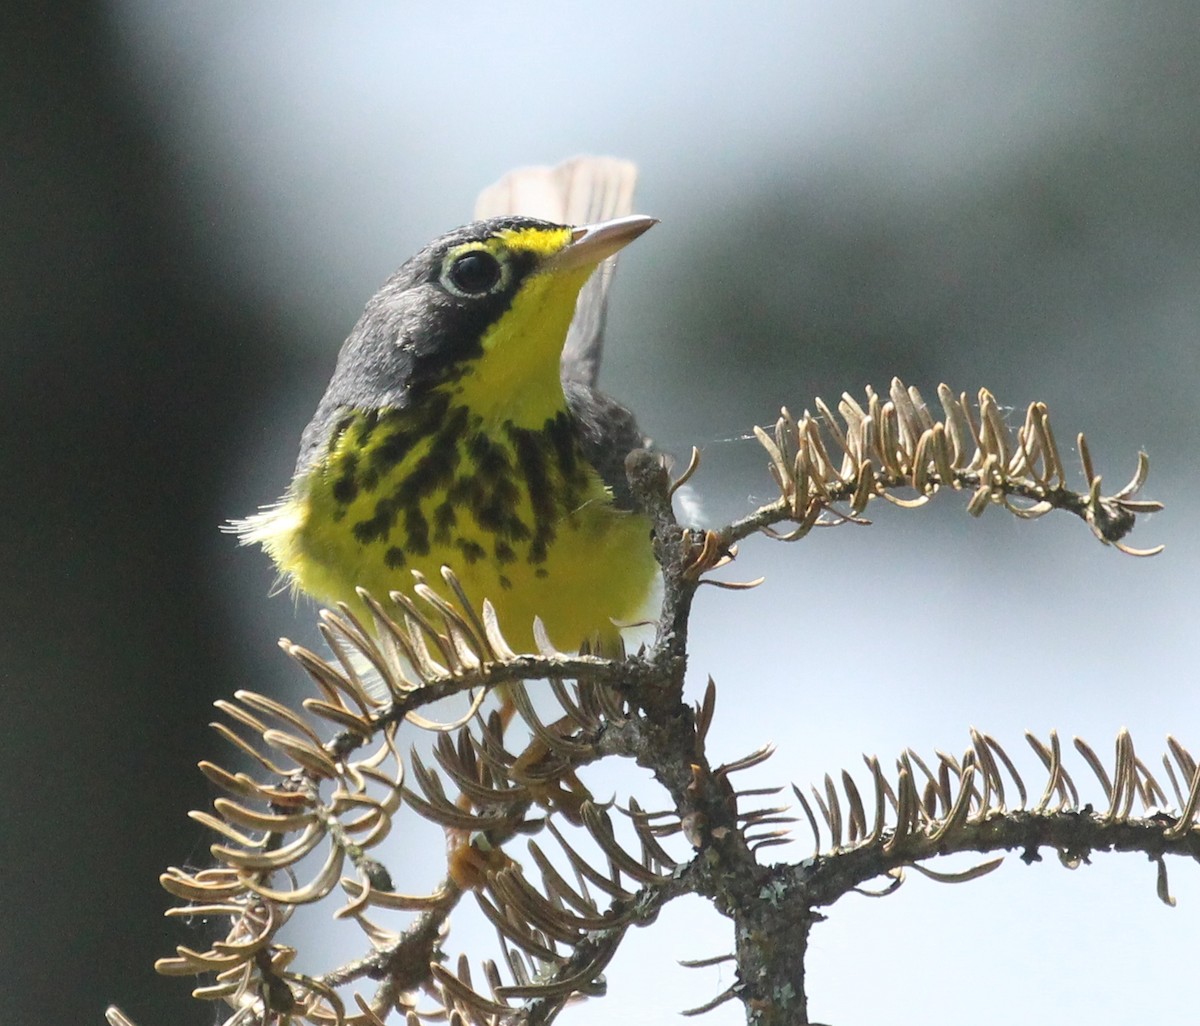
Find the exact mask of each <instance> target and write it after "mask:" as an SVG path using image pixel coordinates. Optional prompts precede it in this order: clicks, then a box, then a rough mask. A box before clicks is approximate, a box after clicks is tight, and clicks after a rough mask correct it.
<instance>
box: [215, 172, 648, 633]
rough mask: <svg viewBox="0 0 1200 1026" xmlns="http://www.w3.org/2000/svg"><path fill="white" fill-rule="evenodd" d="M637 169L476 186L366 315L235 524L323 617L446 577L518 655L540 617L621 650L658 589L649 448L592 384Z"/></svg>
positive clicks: (629, 417)
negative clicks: (283, 468)
mask: <svg viewBox="0 0 1200 1026" xmlns="http://www.w3.org/2000/svg"><path fill="white" fill-rule="evenodd" d="M636 174H637V172H636V168H635V167H634V165H633V164H631V163H630V162H628V161H623V160H617V159H615V158H610V157H581V158H575V159H573V160H570V161H567V162H564V163H562V164H559V165H557V166H555V167H535V168H522V169H518V170H516V171H513V172H510V173H509V174H508V175H506V176H505V177H504V178H502V179H501V180H500V181H499V182H497V183H495V184H494V185H492V186H490V187H489V188H487V189H485V190H484V191H483V192H482V193H481V194H480V196H479V199H478V202H477V204H476V211H475V216H476V220H474V221H472V222H471V223H469V224H467V225H465V226H463V227H460V228H456V229H454V230H453V231H450V232H447V233H446V234H444V235H441V236H439V237H438V238H436V239H434V240H433V241H432V242H430V243H429V244H428V245H427V246H425V247H424V248H423V249H422V250H421V251H420V252H418V253H417V254H416V255H415V256H413V257H412V258H411V259H410V260H408V261H407V262H406V263H404V264H403V265H402V266H401V267H400V269H399V270H397V271H396V272H395V273H394V274H393V275H392V276H391V277H390V278H388V280H387V281H386V282H385V283H384V284H383V286H382V288H380V290H379V291H378V292H376V293H375V295H374V296H372V297H371V299H370V300H369V301H368V302H367V304H366V307H365V309H364V311H363V314H362V316H361V317H360V318H359V320H358V322H357V323H356V324H355V325H354V327H353V329H352V330H351V332H350V334H349V336H348V337H347V338H346V340H345V342H344V343H343V345H342V347H341V350H340V352H339V354H338V357H337V361H336V366H335V369H334V371H333V376H332V378H331V379H330V381H329V385H328V387H327V388H326V390H325V393H324V395H323V396H322V398H321V400H320V402H319V403H318V405H317V408H316V412H315V414H314V415H313V417H312V419H311V421H310V422H309V424H308V426H307V427H306V428H305V429H304V432H303V434H302V436H301V440H300V452H299V456H298V458H297V462H296V468H295V472H294V475H293V477H292V480H291V483H290V484H289V485H288V486H287V489H286V492H285V493H284V495H283V497H282V498H281V499H280V500H279V501H278V502H276V503H274V504H272V505H270V506H267V507H264V508H263V509H261V510H260V511H259V512H258V513H256V514H253V515H251V516H249V517H246V518H244V519H239V520H234V521H231V522H230V524H229V525H228V526H229V529H230V530H232V531H233V532H235V533H236V534H237V535H238V537H239V540H240V541H241V542H242V543H243V544H257V545H260V546H261V547H262V548H263V549H264V550H265V551H266V553H267V554H268V555H269V556H270V557H271V559H272V560H273V561H274V563H275V565H276V567H277V568H278V570H279V573H280V579H281V581H284V582H287V583H288V584H290V586H291V587H292V589H293V590H296V591H299V592H302V593H305V594H307V595H309V596H311V597H312V598H314V599H315V600H317V601H318V602H320V603H323V604H327V605H336V604H339V603H344V604H345V605H346V607H348V608H349V609H351V610H354V611H359V612H365V609H364V607H363V605H362V602H363V600H362V598H361V594H360V590H359V589H365V591H366V592H368V593H370V594H371V595H373V596H375V597H377V598H382V597H383V596H386V595H387V594H389V593H390V592H392V591H396V590H399V591H407V590H409V589H411V588H412V586H413V583H414V581H415V580H418V579H421V578H424V579H428V580H430V581H438V580H440V576H439V574H440V571H441V568H442V567H443V566H448V567H450V568H451V569H452V570H453V571H454V573H455V575H456V576H457V578H458V580H459V582H460V584H461V586H462V590H463V592H464V594H465V596H466V598H467V600H468V601H469V602H470V603H471V604H472V606H474V607H475V608H476V609H478V608H481V607H482V604H483V602H484V600H485V599H486V600H489V601H490V602H491V604H492V606H493V607H494V609H495V611H496V618H497V622H498V624H499V625H500V627H501V629H502V630H503V632H504V635H505V637H506V639H507V640H508V642H509V644H510V646H512V647H514V648H516V649H517V650H518V651H520V650H524V651H535V650H536V646H537V645H538V642H539V641H540V640H542V639H541V638H540V637H539V633H538V631H537V629H536V628H535V618H536V619H538V620H540V622H541V624H542V626H543V629H544V632H545V637H546V638H547V639H548V640H549V641H550V643H551V644H552V645H553V646H554V647H555V648H558V649H560V650H563V651H577V650H579V649H580V648H581V647H585V646H586V647H587V649H588V650H590V651H593V652H599V653H602V654H618V653H619V652H620V650H621V649H620V646H621V637H620V627H621V625H623V624H627V623H629V622H631V621H634V620H636V619H637V618H639V617H640V616H641V615H642V614H643V612H644V610H645V608H646V607H647V605H648V603H649V601H650V599H651V596H652V594H653V592H654V589H655V586H656V581H657V580H658V568H657V564H656V563H655V560H654V554H653V549H652V543H651V523H650V520H649V519H648V517H647V516H646V514H645V513H644V512H643V511H641V510H639V509H638V508H637V504H636V502H635V500H634V496H633V495H632V493H631V490H630V488H629V485H628V483H627V481H626V478H625V472H624V464H625V457H626V456H627V455H628V453H629V452H631V451H632V450H634V449H637V448H642V447H645V446H647V445H648V444H649V443H648V440H647V439H646V438H645V437H644V436H643V435H642V432H641V430H640V429H639V428H638V425H637V421H636V419H635V417H634V416H633V414H632V413H631V412H630V411H629V410H628V409H626V408H625V407H624V406H622V405H621V404H620V403H618V402H617V401H616V400H614V399H612V398H610V397H608V396H607V395H605V394H604V393H602V392H601V391H599V389H598V387H597V375H598V373H599V369H600V361H601V354H602V343H603V336H604V325H605V310H606V304H607V295H608V290H609V287H610V285H611V281H612V271H613V264H614V260H613V259H612V257H613V254H615V253H616V252H617V251H618V250H621V249H623V248H624V247H625V246H627V245H628V244H630V243H631V242H633V241H634V240H635V239H637V238H638V237H639V236H641V235H642V234H643V233H644V232H646V231H647V230H648V229H649V228H651V227H652V226H653V225H654V224H656V223H657V221H656V220H655V219H653V218H650V217H646V216H642V215H636V214H632V213H630V211H631V210H632V195H633V186H634V182H635V179H636ZM414 572H415V574H416V575H419V576H414ZM366 622H369V617H368V618H366Z"/></svg>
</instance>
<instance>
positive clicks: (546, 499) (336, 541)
mask: <svg viewBox="0 0 1200 1026" xmlns="http://www.w3.org/2000/svg"><path fill="white" fill-rule="evenodd" d="M560 394H561V393H560ZM270 516H271V518H272V523H271V525H270V526H268V524H267V522H265V521H264V522H263V523H262V524H261V525H259V530H258V537H257V538H255V539H253V540H257V541H261V542H262V543H263V545H264V547H265V548H266V549H267V551H268V552H269V553H270V555H271V556H272V558H273V559H274V560H275V562H276V563H277V564H278V566H279V567H280V569H281V570H282V571H284V572H285V573H286V574H288V575H289V576H290V577H291V579H292V580H293V582H294V583H295V585H296V586H297V587H299V588H300V589H301V590H303V591H305V592H307V593H309V594H310V595H313V596H314V597H316V598H318V599H319V600H321V601H324V602H330V603H333V602H339V601H340V602H347V603H349V604H350V605H351V606H353V607H357V606H358V605H359V602H358V599H357V596H356V594H355V590H354V589H355V588H356V587H358V586H361V587H364V588H366V589H367V590H368V591H370V592H371V593H372V594H373V595H375V596H377V597H383V596H385V595H386V594H387V593H388V592H389V591H391V590H396V589H400V590H407V589H409V588H410V587H411V585H412V581H413V578H412V571H413V570H418V571H420V572H421V573H423V574H424V575H425V576H426V577H428V578H430V579H431V580H432V581H435V582H436V581H438V580H439V579H440V578H439V571H440V568H441V567H442V566H443V565H448V566H450V567H451V568H452V569H453V570H454V571H455V573H456V574H457V575H458V577H459V579H460V581H461V582H462V584H463V586H464V588H465V589H466V592H467V595H468V596H469V597H470V599H471V600H472V602H473V603H474V604H475V605H476V606H477V607H478V606H479V605H480V604H481V603H482V601H483V599H485V598H487V599H490V600H491V601H492V603H493V604H494V605H495V607H496V609H497V613H498V615H499V618H500V624H501V627H502V629H503V630H504V632H505V635H506V637H508V639H509V642H510V644H512V645H513V646H514V647H516V648H519V649H526V650H528V649H530V648H532V645H533V629H532V628H533V618H534V616H540V617H541V619H542V621H543V622H544V624H545V626H546V629H547V632H548V634H549V636H550V639H551V641H552V642H553V643H554V644H555V645H556V646H558V647H561V648H563V649H565V650H572V649H575V648H577V647H578V646H579V644H580V643H581V642H582V641H584V640H585V639H588V638H590V637H592V636H593V635H595V634H599V635H600V636H601V638H602V639H604V640H606V641H611V639H612V638H613V637H614V635H615V630H614V628H613V626H612V621H613V620H616V621H619V622H628V621H630V620H634V619H636V618H638V617H639V615H640V614H641V613H642V611H643V609H644V606H645V604H646V602H647V599H648V597H649V594H650V591H651V589H652V585H653V582H654V580H655V577H656V572H657V571H656V566H655V563H654V559H653V555H652V552H651V548H650V540H649V535H650V524H649V521H648V520H647V519H646V518H645V517H644V516H642V515H640V514H637V513H630V512H626V511H624V510H620V509H618V508H616V507H615V506H614V505H613V502H612V497H611V494H610V492H609V490H608V489H607V488H606V487H605V486H604V484H603V483H602V481H601V480H600V478H599V476H598V474H597V473H596V471H595V470H594V469H593V468H592V467H591V466H590V465H588V464H587V463H586V461H584V459H583V458H582V455H581V452H580V448H579V444H578V442H577V440H576V438H575V435H574V431H573V425H572V422H571V420H570V417H569V415H568V414H567V413H566V411H565V410H562V411H560V412H559V413H557V414H555V415H553V416H551V417H548V418H547V419H546V420H545V422H544V423H543V424H542V426H541V427H540V428H538V429H532V428H528V427H522V426H518V425H516V424H513V423H512V422H511V421H509V422H503V423H500V424H493V425H488V424H486V423H485V422H484V421H483V419H482V418H481V417H480V416H479V415H478V414H476V413H473V412H471V411H470V410H468V409H467V407H465V406H462V405H456V404H454V401H453V397H452V395H451V394H450V393H449V392H445V393H443V392H435V393H433V394H432V395H429V396H427V397H426V401H424V402H423V403H421V404H420V406H419V408H418V409H415V410H404V411H366V412H357V413H353V414H351V415H348V416H347V418H345V419H344V420H343V421H342V423H341V425H340V432H339V434H338V435H337V438H336V440H335V441H334V442H333V444H332V445H331V447H330V449H329V450H328V452H327V454H326V456H325V457H324V458H322V459H320V460H318V461H317V462H316V464H315V465H314V466H313V467H312V469H311V470H310V471H309V472H308V474H307V475H306V477H305V478H304V479H302V480H301V481H299V482H297V484H296V487H295V488H294V489H293V492H292V494H291V495H290V496H289V498H288V499H287V500H286V501H285V502H284V503H283V504H282V505H281V506H280V507H279V508H278V509H277V510H276V511H274V512H273V513H272V514H270Z"/></svg>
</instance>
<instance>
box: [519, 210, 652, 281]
mask: <svg viewBox="0 0 1200 1026" xmlns="http://www.w3.org/2000/svg"><path fill="white" fill-rule="evenodd" d="M656 224H658V218H656V217H645V216H643V215H642V214H631V215H630V216H629V217H617V218H614V219H613V220H611V221H601V222H599V223H598V224H585V225H582V226H580V227H579V228H573V229H571V241H570V242H568V243H567V244H566V245H565V246H564V247H563V248H562V249H560V250H559V251H558V252H557V253H555V254H554V256H552V257H551V258H550V259H549V260H547V261H546V263H545V264H544V265H543V268H542V269H543V270H547V271H568V270H573V269H576V268H583V267H595V266H596V265H597V264H598V263H600V261H601V260H604V259H605V258H606V257H610V256H612V255H613V254H614V253H616V252H617V251H618V250H620V249H624V248H625V247H626V246H628V245H629V244H630V243H631V242H632V241H633V240H634V239H636V238H637V237H638V236H639V235H641V234H642V233H643V232H646V231H648V230H649V229H650V228H652V227H654V225H656Z"/></svg>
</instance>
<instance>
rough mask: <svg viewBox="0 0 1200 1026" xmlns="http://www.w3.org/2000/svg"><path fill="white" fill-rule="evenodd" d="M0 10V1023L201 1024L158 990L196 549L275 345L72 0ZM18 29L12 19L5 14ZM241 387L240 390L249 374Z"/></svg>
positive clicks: (173, 849)
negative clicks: (208, 266)
mask: <svg viewBox="0 0 1200 1026" xmlns="http://www.w3.org/2000/svg"><path fill="white" fill-rule="evenodd" d="M19 7H20V5H6V7H5V13H4V14H3V15H0V19H2V21H3V22H4V26H3V29H2V30H0V81H2V82H3V101H2V103H0V116H2V117H3V120H4V132H3V136H4V139H5V151H6V152H5V154H4V156H3V159H2V163H0V167H2V168H3V170H2V171H0V175H2V181H0V206H2V209H3V213H2V216H0V222H2V223H3V225H4V229H3V231H2V232H0V261H2V271H0V281H2V282H3V286H2V287H3V289H4V299H3V304H2V308H3V314H2V316H3V326H2V331H3V338H4V370H3V373H2V375H0V394H2V396H3V400H2V402H0V417H2V418H3V433H2V436H3V444H2V445H0V480H3V481H4V482H5V488H4V491H5V496H6V497H5V501H4V503H3V506H2V507H0V509H2V512H0V518H2V520H3V526H2V527H0V537H2V538H3V543H2V544H0V566H2V567H3V570H2V573H0V619H2V620H3V623H4V634H5V641H4V643H3V646H2V648H3V657H2V658H3V664H2V669H0V674H2V679H3V688H4V698H5V702H4V704H5V717H4V718H5V725H4V734H5V737H4V746H3V760H4V765H3V770H2V771H0V772H2V774H3V780H4V785H5V789H6V791H7V793H8V796H9V797H8V798H7V800H6V801H5V807H4V821H5V825H4V827H3V829H2V830H0V851H2V855H0V865H2V866H3V876H4V886H3V888H0V893H2V898H0V902H2V903H3V910H2V912H0V920H2V921H3V924H4V926H3V932H4V942H3V945H2V948H3V951H4V955H3V962H4V965H3V970H2V975H3V976H4V978H5V983H4V987H3V990H4V992H5V1006H6V1010H5V1017H6V1018H7V1019H8V1020H9V1021H11V1022H20V1023H46V1024H50V1023H79V1024H83V1023H99V1022H102V1015H103V1010H104V1008H105V1006H106V1005H107V1004H108V1003H110V1002H112V1001H119V1002H120V1003H121V1004H122V1006H123V1007H125V1008H126V1010H127V1011H128V1012H129V1013H131V1014H132V1015H133V1016H134V1017H135V1019H136V1020H137V1021H139V1022H143V1023H185V1022H194V1023H203V1022H206V1021H211V1014H212V1013H211V1011H210V1010H208V1009H205V1008H203V1007H201V1006H199V1005H197V1004H196V1003H195V1002H193V1001H191V1000H190V999H188V998H187V991H188V989H190V988H189V986H188V981H186V980H185V981H167V980H164V979H162V978H161V977H158V976H156V974H155V973H154V971H153V969H152V964H153V962H154V960H155V959H156V958H158V957H161V956H162V955H164V954H169V953H170V948H169V946H164V941H166V940H167V939H169V938H171V937H172V936H173V935H177V936H178V939H180V940H184V939H185V935H184V933H183V932H182V930H177V929H176V930H173V929H172V928H171V926H170V924H164V922H163V920H162V919H161V915H162V911H163V909H164V908H165V907H166V905H167V895H166V894H165V892H163V891H161V890H160V889H159V888H158V887H157V885H156V884H155V880H156V878H157V876H158V874H159V873H160V872H161V871H162V870H163V869H164V867H166V866H167V865H170V864H177V863H179V862H180V861H181V860H187V859H189V858H194V859H200V858H203V854H204V850H203V847H202V846H201V844H200V840H201V835H200V831H199V829H198V828H197V827H196V826H195V825H194V824H192V823H191V822H190V821H189V820H187V819H186V818H185V816H184V813H185V812H186V810H187V809H189V808H193V807H200V806H202V805H204V804H205V802H206V801H207V800H208V795H207V788H206V786H205V783H204V781H203V778H201V777H200V775H199V774H198V773H196V771H195V763H196V762H197V760H198V759H200V758H201V757H202V756H203V755H205V754H206V750H207V749H208V747H209V745H208V740H207V738H206V737H205V736H204V731H203V730H201V729H198V727H199V726H200V725H201V724H203V723H204V722H205V721H206V720H207V719H208V718H210V716H211V712H212V710H211V702H212V700H213V699H214V698H216V697H218V696H219V695H221V694H223V693H225V692H226V691H228V689H229V686H230V681H229V673H228V660H229V651H228V640H227V639H228V631H227V630H226V629H225V626H226V625H225V624H223V622H222V620H223V615H224V614H222V612H221V608H220V603H219V601H218V595H217V594H216V593H215V589H214V587H213V585H212V580H213V574H212V571H213V567H212V566H211V561H210V560H208V559H207V557H206V555H205V549H206V546H204V545H202V542H203V541H204V540H206V539H207V538H209V537H210V535H211V532H212V531H213V530H214V529H215V525H216V524H217V523H218V522H219V521H220V520H221V519H222V514H223V512H224V511H221V510H219V509H218V496H219V495H220V494H221V477H222V474H223V473H224V472H225V471H224V470H223V468H225V467H227V466H228V464H229V461H230V459H231V449H232V447H233V445H234V429H235V425H237V424H238V422H239V420H240V418H241V417H242V416H243V414H244V413H245V411H246V409H247V407H248V406H249V405H250V404H251V403H252V402H253V398H254V395H253V392H254V391H255V390H256V388H257V386H256V385H255V380H256V378H258V377H259V376H260V374H261V371H255V370H254V368H259V367H261V366H262V365H263V364H264V363H267V364H270V365H272V366H275V365H277V363H278V361H275V360H270V359H264V354H266V353H268V352H269V351H270V350H271V349H272V347H273V345H274V344H275V341H276V340H275V339H274V338H273V336H272V329H271V325H270V324H268V323H264V322H263V320H262V319H261V317H260V315H259V313H258V312H256V311H255V310H251V309H246V308H245V307H243V306H240V305H239V304H237V303H235V302H233V301H231V300H230V298H229V296H228V295H226V294H223V293H222V291H221V290H220V289H219V288H214V287H213V286H212V281H213V279H212V276H211V275H205V274H202V273H200V272H199V270H198V269H197V267H196V266H194V264H193V263H192V260H191V257H190V255H189V254H188V253H187V252H184V251H183V250H182V249H181V247H180V245H179V233H178V231H177V225H178V222H179V203H180V197H179V196H178V194H177V192H176V190H175V186H174V183H175V181H176V179H177V177H178V176H179V172H180V169H179V167H178V166H176V164H175V163H174V162H173V160H172V158H171V156H170V155H169V154H168V153H166V152H164V149H163V147H162V146H161V145H160V142H159V140H158V139H157V138H156V137H155V134H154V132H153V131H152V126H151V124H150V123H149V122H148V119H147V116H146V113H145V110H144V109H143V105H142V102H141V100H140V99H139V97H138V96H137V95H136V94H135V93H134V91H133V89H132V88H131V83H130V81H129V80H128V78H127V75H126V73H125V69H124V68H123V67H122V66H121V64H120V63H119V62H117V61H116V60H115V59H114V52H113V48H112V41H111V37H110V35H109V31H108V25H107V24H106V20H105V19H104V18H102V17H101V16H100V14H99V12H98V11H97V9H96V8H95V6H94V5H91V4H79V3H63V4H58V5H54V7H52V8H39V9H38V13H37V14H36V15H33V14H32V12H31V11H22V10H20V9H19ZM23 14H25V15H30V17H28V18H23V17H22V15H23ZM252 371H253V373H252Z"/></svg>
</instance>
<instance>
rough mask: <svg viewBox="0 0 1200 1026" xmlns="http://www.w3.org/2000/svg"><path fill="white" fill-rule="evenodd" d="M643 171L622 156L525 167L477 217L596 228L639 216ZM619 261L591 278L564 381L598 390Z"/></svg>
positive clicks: (571, 337)
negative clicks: (637, 194) (637, 191)
mask: <svg viewBox="0 0 1200 1026" xmlns="http://www.w3.org/2000/svg"><path fill="white" fill-rule="evenodd" d="M636 183H637V166H636V165H634V164H633V163H632V162H630V161H628V160H618V159H617V158H616V157H574V158H572V159H571V160H566V161H563V163H561V164H558V165H556V166H555V167H523V168H517V169H516V170H515V171H510V172H509V173H508V174H506V175H505V176H504V177H503V178H501V179H500V181H498V182H496V183H495V184H493V185H489V186H488V187H487V188H486V189H484V190H483V192H481V193H480V194H479V198H478V199H477V200H476V201H475V216H476V218H479V219H483V218H488V217H503V216H504V215H506V214H524V215H525V216H527V217H540V218H542V219H543V220H546V221H553V222H554V223H555V224H569V225H582V224H595V223H596V222H597V221H607V220H609V219H611V218H614V217H624V216H625V215H626V214H631V213H633V189H634V185H635V184H636ZM616 267H617V258H616V257H615V256H612V257H609V258H608V259H607V260H605V261H604V262H603V263H602V264H601V265H600V266H599V267H598V268H597V269H596V273H595V274H593V275H592V276H591V278H590V279H588V283H587V284H586V285H585V286H584V287H583V290H582V291H581V292H580V293H579V302H578V303H576V305H575V318H574V320H572V321H571V330H570V332H569V333H568V334H567V343H566V346H565V347H564V348H563V355H562V378H563V381H573V382H578V383H579V384H582V385H588V386H594V385H595V384H596V379H597V378H598V377H599V375H600V357H601V355H602V351H603V347H604V316H605V309H606V307H607V305H608V289H609V286H610V285H611V284H612V277H613V272H614V271H615V270H616Z"/></svg>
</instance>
